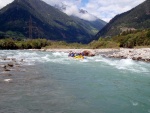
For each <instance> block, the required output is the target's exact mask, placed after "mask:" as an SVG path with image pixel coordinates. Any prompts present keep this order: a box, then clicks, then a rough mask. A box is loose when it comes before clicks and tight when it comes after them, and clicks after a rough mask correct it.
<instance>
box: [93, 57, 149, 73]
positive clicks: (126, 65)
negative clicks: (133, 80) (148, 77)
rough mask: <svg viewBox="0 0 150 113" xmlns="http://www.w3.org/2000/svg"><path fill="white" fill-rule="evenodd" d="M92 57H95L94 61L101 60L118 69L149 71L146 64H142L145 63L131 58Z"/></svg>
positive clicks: (137, 71)
mask: <svg viewBox="0 0 150 113" xmlns="http://www.w3.org/2000/svg"><path fill="white" fill-rule="evenodd" d="M94 58H95V62H100V63H101V62H103V63H105V64H107V65H109V66H113V67H115V68H117V69H119V70H128V71H132V72H136V73H141V72H146V73H148V72H150V70H149V69H148V68H147V65H143V64H145V63H139V62H136V61H133V60H132V59H111V58H104V57H101V56H96V57H94Z"/></svg>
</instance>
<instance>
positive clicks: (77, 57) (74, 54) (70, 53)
mask: <svg viewBox="0 0 150 113" xmlns="http://www.w3.org/2000/svg"><path fill="white" fill-rule="evenodd" d="M68 57H73V58H76V59H84V54H83V53H76V52H72V51H70V52H69V55H68Z"/></svg>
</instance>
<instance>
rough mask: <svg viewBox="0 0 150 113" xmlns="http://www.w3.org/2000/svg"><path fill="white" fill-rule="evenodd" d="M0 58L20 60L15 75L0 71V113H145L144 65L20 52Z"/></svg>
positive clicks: (148, 95)
mask: <svg viewBox="0 0 150 113" xmlns="http://www.w3.org/2000/svg"><path fill="white" fill-rule="evenodd" d="M0 57H1V58H4V57H7V58H16V60H18V61H19V60H21V59H23V62H22V63H21V65H22V67H21V69H20V70H21V71H18V72H17V71H13V70H12V71H11V72H10V73H12V76H4V75H3V73H4V72H2V71H1V72H0V113H150V63H145V62H138V61H133V60H131V59H110V58H104V57H102V56H95V57H87V58H86V59H84V60H76V59H73V58H69V57H68V54H67V53H64V52H40V51H23V50H22V51H20V50H18V51H17V50H14V51H9V50H7V51H2V50H1V51H0ZM4 62H6V61H4V60H2V59H0V65H2V64H3V63H4ZM5 79H12V82H10V83H8V82H4V80H5Z"/></svg>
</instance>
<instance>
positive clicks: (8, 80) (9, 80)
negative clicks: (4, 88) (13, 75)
mask: <svg viewBox="0 0 150 113" xmlns="http://www.w3.org/2000/svg"><path fill="white" fill-rule="evenodd" d="M4 82H8V83H9V82H12V79H4Z"/></svg>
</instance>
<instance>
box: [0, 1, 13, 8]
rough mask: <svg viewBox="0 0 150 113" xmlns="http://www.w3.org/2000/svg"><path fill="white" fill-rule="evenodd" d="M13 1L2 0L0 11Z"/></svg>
mask: <svg viewBox="0 0 150 113" xmlns="http://www.w3.org/2000/svg"><path fill="white" fill-rule="evenodd" d="M12 1H13V0H0V9H1V8H2V7H4V6H6V5H7V4H9V3H11V2H12Z"/></svg>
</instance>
